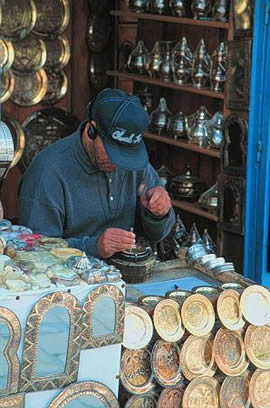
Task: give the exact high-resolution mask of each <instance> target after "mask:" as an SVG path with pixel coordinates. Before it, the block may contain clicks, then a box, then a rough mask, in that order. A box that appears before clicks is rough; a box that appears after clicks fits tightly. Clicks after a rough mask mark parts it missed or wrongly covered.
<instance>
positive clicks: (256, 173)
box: [244, 0, 270, 287]
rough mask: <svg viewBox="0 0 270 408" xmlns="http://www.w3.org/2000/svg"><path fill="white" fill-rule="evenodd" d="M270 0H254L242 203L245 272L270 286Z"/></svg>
mask: <svg viewBox="0 0 270 408" xmlns="http://www.w3.org/2000/svg"><path fill="white" fill-rule="evenodd" d="M269 161H270V0H256V4H255V17H254V31H253V49H252V69H251V93H250V113H249V136H248V156H247V185H246V206H245V250H244V274H245V275H246V276H248V277H249V278H251V279H253V280H255V281H256V282H258V283H261V284H263V285H266V286H269V287H270V272H269V271H267V243H268V228H269V195H270V185H269V181H270V180H269V179H270V165H269V164H270V163H269Z"/></svg>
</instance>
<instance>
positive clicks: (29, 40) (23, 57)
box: [12, 34, 46, 73]
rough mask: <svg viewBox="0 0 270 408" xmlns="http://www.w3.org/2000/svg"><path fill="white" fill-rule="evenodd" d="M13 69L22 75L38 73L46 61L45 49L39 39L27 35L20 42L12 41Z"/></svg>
mask: <svg viewBox="0 0 270 408" xmlns="http://www.w3.org/2000/svg"><path fill="white" fill-rule="evenodd" d="M13 47H14V54H15V57H14V62H13V67H12V68H13V69H15V70H16V71H20V72H22V73H27V72H37V71H39V70H40V69H41V68H42V67H43V65H44V64H45V61H46V47H45V43H44V41H43V40H42V39H41V38H38V37H36V36H34V35H33V34H29V35H28V36H27V37H25V38H23V39H22V40H18V41H14V42H13Z"/></svg>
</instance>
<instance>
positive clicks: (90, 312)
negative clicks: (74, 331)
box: [82, 285, 125, 349]
mask: <svg viewBox="0 0 270 408" xmlns="http://www.w3.org/2000/svg"><path fill="white" fill-rule="evenodd" d="M103 297H110V298H111V299H112V300H113V301H114V304H115V326H114V327H115V329H114V332H113V333H111V334H107V335H105V336H94V335H93V318H94V310H95V305H96V303H97V302H98V301H99V300H100V299H102V298H103ZM124 320H125V297H124V295H123V293H122V292H121V290H120V289H119V288H118V287H117V286H114V285H100V286H98V287H97V288H96V289H94V290H92V291H91V292H90V293H89V295H88V296H87V298H86V300H85V302H84V305H83V321H82V327H83V330H82V349H89V348H93V347H102V346H107V345H109V344H116V343H122V341H123V335H124Z"/></svg>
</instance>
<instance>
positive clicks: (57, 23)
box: [33, 0, 70, 37]
mask: <svg viewBox="0 0 270 408" xmlns="http://www.w3.org/2000/svg"><path fill="white" fill-rule="evenodd" d="M35 4H36V8H37V21H36V24H35V27H34V28H33V32H34V33H35V34H38V35H40V36H44V37H49V36H57V35H59V34H62V33H63V32H64V31H65V30H66V28H67V26H68V24H69V20H70V6H69V1H68V0H35Z"/></svg>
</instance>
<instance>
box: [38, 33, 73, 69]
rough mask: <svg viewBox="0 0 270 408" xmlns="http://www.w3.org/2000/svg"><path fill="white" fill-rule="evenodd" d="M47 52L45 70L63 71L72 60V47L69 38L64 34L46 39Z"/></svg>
mask: <svg viewBox="0 0 270 408" xmlns="http://www.w3.org/2000/svg"><path fill="white" fill-rule="evenodd" d="M44 43H45V46H46V51H47V58H46V62H45V68H49V69H51V68H57V69H63V68H64V67H65V66H66V65H67V64H68V63H69V60H70V46H69V42H68V39H67V37H66V36H65V35H64V34H62V35H59V36H58V37H56V38H53V39H51V38H44Z"/></svg>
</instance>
